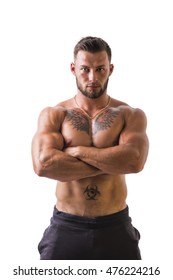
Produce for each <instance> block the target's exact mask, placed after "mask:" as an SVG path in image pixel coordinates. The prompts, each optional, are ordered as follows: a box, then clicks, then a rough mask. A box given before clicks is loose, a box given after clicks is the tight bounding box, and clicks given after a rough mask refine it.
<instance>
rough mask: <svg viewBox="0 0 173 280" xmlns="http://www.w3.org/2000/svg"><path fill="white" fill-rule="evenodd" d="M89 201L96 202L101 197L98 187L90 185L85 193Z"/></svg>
mask: <svg viewBox="0 0 173 280" xmlns="http://www.w3.org/2000/svg"><path fill="white" fill-rule="evenodd" d="M84 194H85V196H86V199H87V200H96V199H97V197H98V196H99V195H100V192H99V190H98V187H97V186H96V185H88V186H87V188H86V189H85V191H84Z"/></svg>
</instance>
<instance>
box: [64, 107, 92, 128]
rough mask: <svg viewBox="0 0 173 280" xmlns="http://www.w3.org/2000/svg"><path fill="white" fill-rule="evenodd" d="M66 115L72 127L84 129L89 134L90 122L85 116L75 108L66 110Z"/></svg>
mask: <svg viewBox="0 0 173 280" xmlns="http://www.w3.org/2000/svg"><path fill="white" fill-rule="evenodd" d="M66 117H67V120H68V121H70V122H71V125H72V126H73V128H76V129H77V130H79V131H85V132H86V133H88V134H89V131H90V124H89V120H88V119H87V117H86V116H84V115H83V114H81V113H79V112H77V111H75V110H68V111H67V113H66Z"/></svg>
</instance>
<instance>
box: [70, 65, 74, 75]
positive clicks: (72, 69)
mask: <svg viewBox="0 0 173 280" xmlns="http://www.w3.org/2000/svg"><path fill="white" fill-rule="evenodd" d="M70 70H71V72H72V74H73V75H75V64H74V63H73V62H72V63H71V64H70Z"/></svg>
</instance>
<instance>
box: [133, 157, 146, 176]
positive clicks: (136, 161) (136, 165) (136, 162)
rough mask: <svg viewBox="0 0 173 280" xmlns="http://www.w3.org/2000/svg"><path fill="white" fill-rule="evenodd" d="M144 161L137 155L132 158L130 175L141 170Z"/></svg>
mask: <svg viewBox="0 0 173 280" xmlns="http://www.w3.org/2000/svg"><path fill="white" fill-rule="evenodd" d="M145 161H146V159H145V160H144V159H142V158H141V156H140V155H139V154H138V155H136V156H135V158H133V161H132V162H133V164H132V165H131V169H132V170H131V171H132V173H139V172H141V171H142V170H143V168H144V165H145Z"/></svg>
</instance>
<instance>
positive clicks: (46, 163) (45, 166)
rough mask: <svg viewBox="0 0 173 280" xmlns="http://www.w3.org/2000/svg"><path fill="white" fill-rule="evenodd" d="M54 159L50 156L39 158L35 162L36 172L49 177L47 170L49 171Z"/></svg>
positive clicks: (40, 175)
mask: <svg viewBox="0 0 173 280" xmlns="http://www.w3.org/2000/svg"><path fill="white" fill-rule="evenodd" d="M51 164H52V160H51V159H50V158H49V159H48V158H42V159H41V158H38V159H37V160H35V161H34V162H33V168H34V172H35V173H36V174H37V175H38V176H39V177H47V171H49V169H50V166H51Z"/></svg>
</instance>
